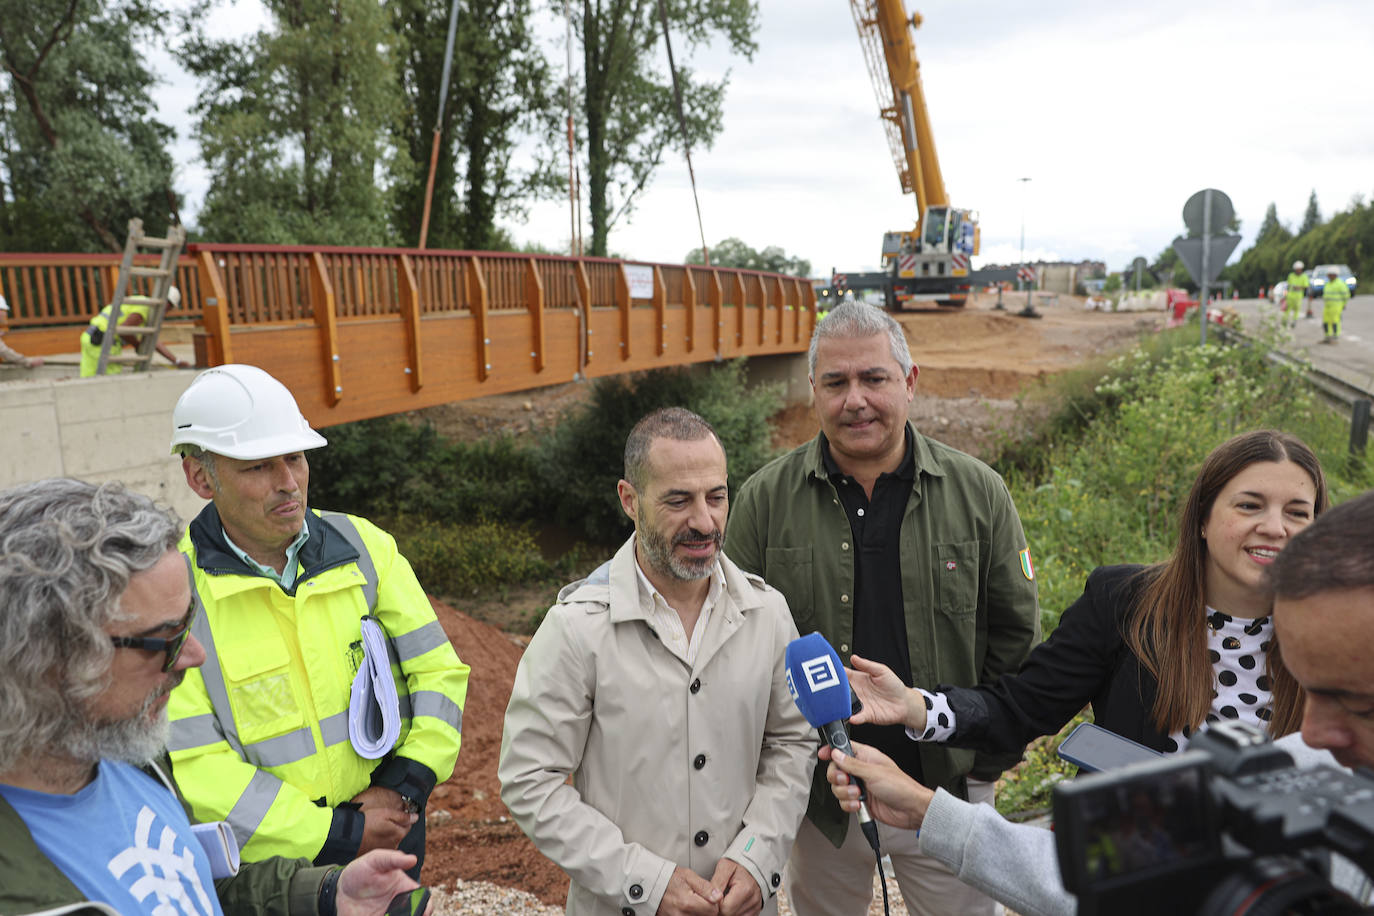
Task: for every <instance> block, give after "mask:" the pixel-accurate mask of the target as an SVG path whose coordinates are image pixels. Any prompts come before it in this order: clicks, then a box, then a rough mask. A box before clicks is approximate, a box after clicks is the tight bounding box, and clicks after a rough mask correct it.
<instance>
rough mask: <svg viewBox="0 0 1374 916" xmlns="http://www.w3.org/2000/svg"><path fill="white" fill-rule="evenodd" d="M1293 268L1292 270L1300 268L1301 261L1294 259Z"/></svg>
mask: <svg viewBox="0 0 1374 916" xmlns="http://www.w3.org/2000/svg"><path fill="white" fill-rule="evenodd" d="M1293 269H1294V270H1302V261H1294V262H1293Z"/></svg>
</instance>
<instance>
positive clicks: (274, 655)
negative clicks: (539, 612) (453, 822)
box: [168, 503, 468, 864]
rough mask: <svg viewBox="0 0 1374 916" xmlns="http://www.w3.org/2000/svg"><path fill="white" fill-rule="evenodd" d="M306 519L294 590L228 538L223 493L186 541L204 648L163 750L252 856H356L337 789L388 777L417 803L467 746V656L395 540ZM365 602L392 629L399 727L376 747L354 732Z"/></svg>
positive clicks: (359, 831)
mask: <svg viewBox="0 0 1374 916" xmlns="http://www.w3.org/2000/svg"><path fill="white" fill-rule="evenodd" d="M306 525H307V526H308V527H309V529H310V537H309V538H308V539H307V540H306V542H305V544H304V545H302V547H301V551H300V558H299V559H300V564H301V571H300V575H299V576H297V578H296V581H295V584H294V586H293V587H292V588H291V589H290V590H289V591H287V590H284V589H283V588H282V587H281V585H280V584H278V583H277V582H276V581H275V580H273V579H271V578H268V577H266V576H263V575H261V574H259V573H256V572H253V571H252V570H250V569H249V568H248V567H247V566H246V565H245V564H244V563H243V561H242V560H241V559H239V557H238V556H237V555H236V554H234V553H233V551H232V550H231V549H230V548H229V546H228V544H227V542H226V541H225V538H224V533H223V528H222V526H221V523H220V518H219V514H218V513H217V512H216V511H215V507H214V504H213V503H212V504H210V505H209V506H206V507H205V509H204V510H203V511H202V512H201V513H200V514H199V515H198V516H197V517H196V518H195V519H194V520H193V521H192V522H191V525H190V527H189V528H188V529H187V532H186V534H185V535H184V536H183V537H182V540H181V543H180V545H178V546H179V547H180V549H181V551H182V553H183V554H185V555H186V558H187V565H188V566H189V567H190V569H191V572H192V582H193V587H194V592H195V595H194V600H195V601H197V602H198V611H199V613H198V614H197V616H196V620H195V623H194V625H193V627H192V629H191V632H192V633H193V634H194V635H195V637H196V638H197V639H198V640H200V641H201V643H203V644H204V646H205V652H206V656H207V657H206V661H205V664H204V665H203V666H202V667H200V668H192V669H188V670H187V672H186V679H185V680H184V681H183V682H182V683H181V685H180V686H179V687H177V688H176V689H175V690H174V691H173V692H172V695H171V699H170V701H169V703H168V710H169V715H170V718H171V721H172V734H171V740H170V742H169V744H168V750H169V751H170V755H171V760H172V767H173V771H174V773H175V778H176V781H177V783H178V785H179V786H180V787H181V789H182V791H183V793H184V794H185V797H186V800H187V801H188V802H189V803H190V805H191V808H192V810H193V812H194V813H195V816H196V817H197V818H198V819H199V820H202V821H217V820H226V821H228V822H229V825H230V827H231V828H232V829H233V830H234V833H235V835H236V837H237V839H238V843H239V848H240V850H241V855H242V858H243V860H244V861H250V862H251V861H257V860H260V859H263V858H266V857H268V856H274V855H280V856H288V857H304V858H308V859H312V860H315V862H316V864H326V863H330V862H339V863H346V862H348V861H350V860H351V859H352V858H353V857H354V856H355V855H356V854H357V851H358V845H359V843H360V842H361V840H362V835H363V826H364V819H363V815H362V813H361V812H360V811H357V810H354V809H352V808H349V807H339V806H340V805H341V804H343V803H346V802H348V801H349V800H350V799H352V798H353V797H354V796H355V795H357V794H358V793H359V792H361V791H363V790H364V789H366V788H368V786H369V785H379V786H385V787H386V788H390V789H394V790H396V791H397V792H399V793H400V794H401V795H402V796H403V797H405V798H408V799H413V800H414V801H415V802H416V803H417V804H419V805H421V806H422V805H423V803H424V801H425V799H426V798H427V797H428V795H429V792H430V790H432V789H433V788H434V786H435V784H436V783H437V782H440V781H442V780H445V779H448V778H449V777H450V776H451V775H452V774H453V769H454V763H455V762H456V760H457V757H458V747H459V742H460V739H461V731H462V716H463V713H462V709H463V703H464V700H465V699H466V697H467V681H468V666H467V665H465V664H463V663H462V662H461V661H459V659H458V656H457V654H456V653H455V652H454V650H453V646H452V645H451V644H450V642H449V640H448V637H447V636H446V635H445V634H444V630H443V627H442V626H440V624H439V621H438V619H437V618H436V617H435V615H434V610H433V608H432V607H431V606H430V604H429V599H428V598H427V597H426V596H425V593H424V591H423V590H422V589H421V588H420V584H419V582H417V581H416V579H415V573H414V572H413V571H412V570H411V568H410V564H409V563H408V562H406V559H405V558H404V557H403V556H401V555H400V553H399V552H398V551H397V549H396V542H395V541H394V540H393V539H392V537H391V536H390V535H388V534H387V533H386V532H384V531H382V530H381V529H379V528H377V527H376V526H375V525H372V524H371V523H369V522H367V521H365V520H364V519H361V518H357V517H354V516H347V515H342V514H337V513H326V514H325V515H324V516H323V517H322V516H321V515H320V513H318V512H307V513H306ZM368 613H371V614H373V615H374V616H375V617H376V618H377V619H378V620H379V621H380V623H381V625H382V627H383V628H384V629H385V631H386V633H387V636H388V639H389V643H390V648H391V650H392V654H393V659H392V674H393V675H394V676H395V677H396V684H397V694H398V695H399V697H400V707H401V710H400V712H401V733H400V738H399V739H398V741H397V743H396V746H395V747H394V748H393V750H392V751H391V752H390V753H389V754H387V755H386V756H385V757H383V758H382V759H380V760H367V759H364V758H362V757H360V756H359V755H358V754H357V752H355V751H354V749H353V745H352V743H351V742H350V741H349V736H348V703H349V691H350V688H351V685H352V682H353V676H354V674H355V673H356V671H357V669H358V667H359V663H360V661H361V623H360V621H361V619H362V617H363V616H364V615H365V614H368ZM421 816H422V817H423V814H422V815H421Z"/></svg>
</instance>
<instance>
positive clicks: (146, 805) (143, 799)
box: [0, 760, 223, 916]
mask: <svg viewBox="0 0 1374 916" xmlns="http://www.w3.org/2000/svg"><path fill="white" fill-rule="evenodd" d="M0 795H3V796H4V798H5V800H6V801H8V802H9V803H10V805H11V806H13V808H14V810H15V811H16V812H18V814H19V817H20V818H22V819H23V821H24V823H25V825H27V826H28V828H29V833H31V834H33V839H34V842H36V843H37V844H38V848H39V850H41V851H42V853H43V854H44V855H45V856H47V857H48V858H49V859H50V860H51V861H52V863H53V864H54V865H56V866H57V867H58V869H60V870H61V871H62V873H63V874H65V875H66V876H67V877H68V878H70V879H71V882H72V883H73V884H75V885H76V886H77V889H79V890H80V891H81V892H82V893H83V894H85V895H86V899H88V900H92V901H97V902H101V903H108V904H109V905H110V906H112V907H114V908H115V909H116V910H118V911H119V912H121V913H124V914H126V916H134V914H140V913H141V914H146V916H223V912H222V911H221V910H220V906H219V899H218V898H217V897H216V896H215V884H214V881H213V880H212V879H211V877H210V863H209V860H208V859H207V858H206V856H205V853H204V851H203V850H202V849H201V846H200V843H199V841H198V840H196V838H195V837H194V836H193V835H192V833H191V824H190V822H189V821H187V820H186V812H185V811H183V810H182V807H181V804H180V802H178V801H177V799H176V797H175V796H174V795H172V793H171V792H168V791H167V789H166V787H165V786H163V785H162V784H161V783H159V782H157V781H156V780H154V779H153V778H152V777H151V776H149V775H148V774H147V773H144V772H142V771H141V770H139V769H137V768H135V767H132V766H130V765H128V764H126V763H113V762H111V761H108V760H102V761H101V762H100V765H99V767H98V768H97V770H96V776H95V779H94V780H92V782H91V784H90V785H88V786H86V787H85V788H83V789H82V790H81V791H80V792H77V793H76V794H75V795H51V794H49V793H47V792H34V791H31V790H29V789H20V788H16V787H15V786H6V785H0Z"/></svg>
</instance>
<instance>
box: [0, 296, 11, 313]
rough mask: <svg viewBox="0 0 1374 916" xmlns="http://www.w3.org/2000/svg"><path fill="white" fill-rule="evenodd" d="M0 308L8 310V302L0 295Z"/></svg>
mask: <svg viewBox="0 0 1374 916" xmlns="http://www.w3.org/2000/svg"><path fill="white" fill-rule="evenodd" d="M0 310H4V311H6V312H8V311H9V310H10V304H9V303H8V302H6V301H5V297H4V296H0Z"/></svg>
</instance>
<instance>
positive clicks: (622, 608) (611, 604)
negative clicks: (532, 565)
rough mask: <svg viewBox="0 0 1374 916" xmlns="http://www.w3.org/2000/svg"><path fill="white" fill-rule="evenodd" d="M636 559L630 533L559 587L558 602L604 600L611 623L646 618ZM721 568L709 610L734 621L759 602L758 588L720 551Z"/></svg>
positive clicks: (633, 542)
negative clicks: (592, 567)
mask: <svg viewBox="0 0 1374 916" xmlns="http://www.w3.org/2000/svg"><path fill="white" fill-rule="evenodd" d="M635 563H636V561H635V539H634V537H633V536H631V537H630V538H629V539H627V540H626V541H625V543H624V544H622V545H621V546H620V549H619V550H617V551H616V553H615V556H614V557H612V558H611V559H610V560H608V561H606V562H605V563H602V564H601V565H600V566H599V567H597V569H596V571H595V572H593V573H592V574H591V575H590V576H588V577H587V578H585V579H583V580H582V581H580V582H574V583H573V584H572V585H569V586H566V587H565V588H564V589H563V590H562V591H560V592H559V593H558V600H559V602H560V603H573V602H578V601H589V602H594V603H598V604H604V605H606V606H607V609H608V611H609V613H610V619H611V622H612V623H624V622H626V621H630V620H643V621H646V622H647V621H648V616H647V615H646V614H645V613H644V610H643V608H641V607H640V603H639V580H638V573H637V572H636V569H635ZM720 568H721V573H722V576H723V578H724V580H725V584H724V587H723V588H722V589H721V595H720V599H719V600H718V601H717V602H716V606H715V610H714V611H712V614H713V615H714V614H716V613H719V614H721V615H722V616H723V617H724V618H725V619H726V620H727V621H732V622H733V621H734V620H735V619H736V618H737V617H738V616H739V614H741V613H744V612H746V611H752V610H754V609H755V608H758V607H761V606H762V604H763V602H762V601H761V600H760V599H759V595H758V590H757V589H755V588H754V586H753V584H752V583H750V582H749V580H748V579H747V578H746V577H745V575H744V573H743V572H742V571H741V570H740V568H739V567H738V566H736V565H735V564H734V563H732V562H730V559H729V557H727V556H725V554H724V553H723V552H722V553H721V554H720Z"/></svg>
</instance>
